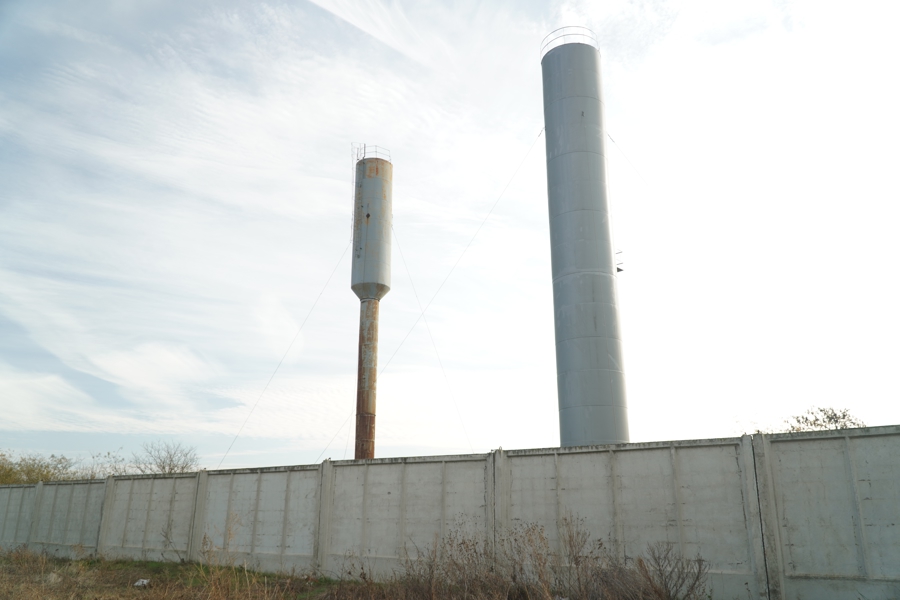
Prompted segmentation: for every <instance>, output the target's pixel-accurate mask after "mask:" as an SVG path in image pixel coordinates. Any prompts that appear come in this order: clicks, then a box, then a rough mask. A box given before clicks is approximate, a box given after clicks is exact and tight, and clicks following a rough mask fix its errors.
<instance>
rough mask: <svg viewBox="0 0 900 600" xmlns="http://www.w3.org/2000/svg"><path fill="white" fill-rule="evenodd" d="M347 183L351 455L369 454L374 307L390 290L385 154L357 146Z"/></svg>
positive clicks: (374, 366) (389, 169) (375, 356)
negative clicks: (354, 361) (354, 313)
mask: <svg viewBox="0 0 900 600" xmlns="http://www.w3.org/2000/svg"><path fill="white" fill-rule="evenodd" d="M355 152H356V158H357V161H356V171H355V175H354V183H353V188H354V189H353V197H354V200H353V269H352V275H351V283H350V287H351V289H352V290H353V291H354V292H355V293H356V295H357V296H358V297H359V300H360V306H359V370H358V378H357V386H356V451H355V457H356V458H357V459H360V458H375V388H376V379H377V375H378V307H379V303H380V301H381V299H382V298H384V296H385V294H387V293H388V292H389V291H390V290H391V219H392V213H391V182H392V180H393V174H394V166H393V165H392V164H391V162H390V158H391V157H390V154H389V153H387V151H385V150H384V149H383V148H378V147H377V146H359V147H357V148H355Z"/></svg>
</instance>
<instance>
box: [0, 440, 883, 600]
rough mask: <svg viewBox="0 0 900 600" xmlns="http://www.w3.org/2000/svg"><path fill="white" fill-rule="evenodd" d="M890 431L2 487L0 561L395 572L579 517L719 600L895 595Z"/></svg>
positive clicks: (626, 551)
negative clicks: (697, 577)
mask: <svg viewBox="0 0 900 600" xmlns="http://www.w3.org/2000/svg"><path fill="white" fill-rule="evenodd" d="M898 458H900V427H877V428H869V429H855V430H845V431H841V432H816V433H809V434H792V435H787V434H785V435H772V436H762V435H757V436H754V437H753V439H752V440H751V438H750V436H744V437H743V438H726V439H713V440H696V441H680V442H656V443H647V444H619V445H613V446H591V447H581V448H548V449H537V450H513V451H501V450H497V451H494V452H491V453H489V454H472V455H461V456H431V457H419V458H397V459H377V460H371V461H355V460H352V461H335V462H331V461H325V462H324V463H322V464H320V465H309V466H295V467H275V468H263V469H242V470H227V471H210V472H207V471H202V472H200V473H194V474H187V475H179V476H175V477H172V476H135V477H116V478H109V479H107V480H105V481H88V482H65V483H45V484H39V485H37V486H0V547H2V548H11V547H15V546H19V545H21V544H28V546H29V547H30V548H32V549H35V550H39V551H41V550H46V551H48V552H51V553H55V554H57V555H61V556H76V555H78V554H80V553H93V552H95V551H96V552H99V554H101V555H103V556H107V557H110V558H114V557H122V558H143V559H153V560H160V559H162V560H180V559H183V558H184V559H191V560H204V561H220V562H235V563H237V564H247V565H248V566H252V567H255V568H258V569H264V570H267V571H291V570H295V571H303V570H313V569H317V570H319V571H321V572H323V573H326V574H332V575H336V574H338V573H340V572H342V571H344V570H345V568H346V567H347V566H349V564H350V561H351V560H352V557H357V558H358V559H359V561H361V562H362V563H363V564H365V565H366V567H367V568H368V569H370V570H373V571H375V572H378V573H389V572H390V571H391V570H392V569H395V568H397V567H398V566H400V565H401V562H402V560H403V559H404V557H405V556H406V555H407V553H410V554H413V555H414V554H415V552H416V549H417V548H420V549H424V548H427V547H429V546H431V544H432V543H434V541H435V540H436V539H440V537H441V536H443V535H446V534H447V533H448V532H449V531H450V530H451V529H453V528H454V527H460V526H463V527H465V528H466V529H467V530H468V531H469V532H472V533H475V534H476V535H483V536H484V539H485V542H486V543H487V544H489V545H490V544H492V543H494V541H495V539H496V537H497V536H500V535H503V531H504V530H506V529H509V528H513V527H516V526H517V525H521V524H526V523H536V524H539V525H542V526H543V527H544V530H545V532H546V534H547V536H548V538H549V541H550V543H551V547H552V548H557V549H558V548H559V544H560V540H559V535H558V529H557V527H558V525H559V523H560V520H561V519H562V518H563V517H564V516H566V515H572V516H575V517H580V518H583V519H584V520H585V525H586V527H587V528H589V529H590V531H591V533H592V535H593V536H594V537H595V538H600V539H601V540H603V542H604V544H605V545H606V546H607V547H608V548H611V549H613V551H615V552H617V553H619V554H620V555H622V556H629V557H633V556H636V555H638V554H640V553H641V552H643V551H644V550H645V549H646V547H647V545H648V544H652V543H655V542H669V543H672V544H675V545H676V546H677V547H678V548H679V549H681V551H682V552H683V553H685V554H686V555H688V556H693V555H696V554H700V555H701V556H703V557H704V558H705V559H707V560H708V561H709V563H710V583H711V586H712V588H713V598H717V599H723V600H733V598H735V597H737V598H748V597H749V598H771V599H772V600H780V599H785V600H794V599H809V600H832V599H834V600H837V599H839V598H840V599H844V598H857V597H859V598H867V599H875V598H879V599H888V598H900V533H898V524H900V462H898Z"/></svg>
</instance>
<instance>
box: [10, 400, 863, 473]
mask: <svg viewBox="0 0 900 600" xmlns="http://www.w3.org/2000/svg"><path fill="white" fill-rule="evenodd" d="M865 426H866V424H865V423H863V422H862V420H860V419H858V418H856V417H854V416H853V415H851V414H850V411H849V410H847V409H846V408H844V409H835V408H824V407H814V408H810V409H809V410H807V411H806V412H805V413H803V414H801V415H796V416H793V417H791V418H789V419H787V420H785V421H784V427H782V428H780V430H781V431H787V432H799V431H822V430H829V429H849V428H851V427H865ZM757 433H774V431H757ZM120 450H121V449H120ZM199 468H200V458H199V456H198V455H197V449H196V448H194V447H192V446H186V445H184V444H182V443H181V442H164V441H156V442H148V443H145V444H143V446H141V451H140V452H134V453H132V455H131V460H127V459H126V458H125V457H124V456H122V455H121V454H120V451H116V452H106V453H99V454H92V455H91V458H90V460H74V459H71V458H68V457H66V456H63V455H59V456H57V455H55V454H51V455H50V456H45V455H43V454H38V453H25V454H16V453H13V452H9V451H5V452H4V451H0V485H10V484H28V483H37V482H39V481H67V480H77V479H103V478H105V477H109V476H110V475H131V474H135V473H140V474H150V473H160V474H170V473H191V472H193V471H197V470H199Z"/></svg>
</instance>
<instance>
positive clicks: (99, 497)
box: [28, 480, 105, 558]
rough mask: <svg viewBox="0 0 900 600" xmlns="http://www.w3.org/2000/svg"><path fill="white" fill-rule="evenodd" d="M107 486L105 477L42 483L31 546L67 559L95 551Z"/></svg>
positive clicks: (37, 501) (37, 494) (37, 491)
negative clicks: (96, 479) (101, 478)
mask: <svg viewBox="0 0 900 600" xmlns="http://www.w3.org/2000/svg"><path fill="white" fill-rule="evenodd" d="M104 488H105V482H104V481H102V480H100V481H64V482H49V483H41V484H38V485H37V487H36V488H35V496H34V514H33V516H32V521H31V527H30V533H29V537H28V547H29V548H30V549H32V550H35V551H38V552H48V553H50V554H53V555H56V556H63V557H67V558H71V557H76V556H79V555H91V554H94V553H95V552H96V551H97V537H98V534H99V531H100V519H101V514H102V507H103V494H104Z"/></svg>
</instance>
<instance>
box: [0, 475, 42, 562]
mask: <svg viewBox="0 0 900 600" xmlns="http://www.w3.org/2000/svg"><path fill="white" fill-rule="evenodd" d="M36 488H37V486H34V485H4V486H0V518H2V519H3V521H2V522H0V548H4V549H9V548H15V547H16V546H21V545H22V544H27V543H28V536H29V534H30V533H31V519H32V515H33V514H34V494H35V489H36Z"/></svg>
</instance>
